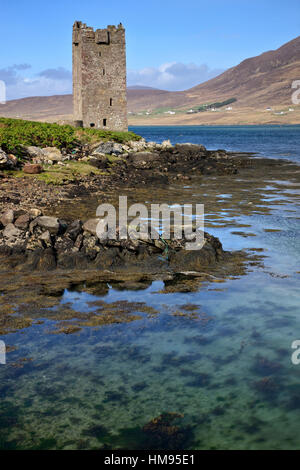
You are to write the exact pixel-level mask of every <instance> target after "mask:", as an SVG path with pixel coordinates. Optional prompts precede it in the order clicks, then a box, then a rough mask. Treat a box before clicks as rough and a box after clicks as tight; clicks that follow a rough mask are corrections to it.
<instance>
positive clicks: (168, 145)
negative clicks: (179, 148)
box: [161, 139, 173, 149]
mask: <svg viewBox="0 0 300 470" xmlns="http://www.w3.org/2000/svg"><path fill="white" fill-rule="evenodd" d="M172 147H173V145H172V144H171V141H170V139H168V140H164V141H163V142H162V144H161V148H162V149H170V148H172Z"/></svg>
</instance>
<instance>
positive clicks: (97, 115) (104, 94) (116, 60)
mask: <svg viewBox="0 0 300 470" xmlns="http://www.w3.org/2000/svg"><path fill="white" fill-rule="evenodd" d="M73 113H74V120H75V123H76V124H77V125H78V126H84V127H95V128H97V129H107V130H117V131H127V128H128V124H127V99H126V51H125V29H124V28H123V26H122V24H120V25H119V26H118V27H116V26H107V28H106V29H97V30H96V31H94V29H93V28H91V27H89V26H87V25H86V24H84V23H81V21H76V22H75V23H74V26H73Z"/></svg>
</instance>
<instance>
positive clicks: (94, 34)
mask: <svg viewBox="0 0 300 470" xmlns="http://www.w3.org/2000/svg"><path fill="white" fill-rule="evenodd" d="M114 35H117V36H116V39H117V38H118V37H119V36H120V37H122V35H125V29H124V27H123V25H122V23H120V24H119V25H118V26H114V25H108V26H107V28H105V29H96V30H94V28H92V27H91V26H87V25H86V23H82V22H81V21H75V23H74V25H73V44H76V45H77V44H79V42H80V41H95V42H96V44H107V45H109V44H110V42H111V38H113V37H114Z"/></svg>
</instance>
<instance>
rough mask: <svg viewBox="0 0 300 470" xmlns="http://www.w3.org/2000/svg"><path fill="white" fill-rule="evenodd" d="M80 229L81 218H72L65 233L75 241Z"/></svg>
mask: <svg viewBox="0 0 300 470" xmlns="http://www.w3.org/2000/svg"><path fill="white" fill-rule="evenodd" d="M81 230H82V222H81V220H74V222H72V223H71V224H70V225H69V226H68V228H67V231H66V235H68V236H69V237H70V238H71V240H73V241H75V240H76V238H77V237H78V235H79V234H80V233H81Z"/></svg>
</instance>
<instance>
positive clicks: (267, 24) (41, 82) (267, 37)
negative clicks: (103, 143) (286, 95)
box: [0, 0, 300, 99]
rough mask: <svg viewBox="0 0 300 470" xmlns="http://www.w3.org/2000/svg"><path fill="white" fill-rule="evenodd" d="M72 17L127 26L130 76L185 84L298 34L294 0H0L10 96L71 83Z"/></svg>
mask: <svg viewBox="0 0 300 470" xmlns="http://www.w3.org/2000/svg"><path fill="white" fill-rule="evenodd" d="M75 20H81V21H83V22H85V23H87V24H88V25H89V26H94V27H97V28H101V27H106V25H107V24H118V23H119V22H120V21H121V22H122V23H123V24H124V26H125V28H126V38H127V68H128V84H129V85H133V84H140V85H148V86H155V87H160V88H165V89H170V90H176V89H186V88H189V87H191V86H194V85H196V84H198V83H200V82H202V81H205V80H207V79H209V78H211V77H213V76H215V75H217V74H218V73H220V72H221V71H223V70H225V69H227V68H229V67H231V66H234V65H237V64H238V63H239V62H241V61H242V60H244V59H245V58H248V57H252V56H254V55H258V54H260V53H262V52H265V51H266V50H270V49H276V48H278V47H280V46H281V45H282V44H284V43H285V42H288V41H289V40H291V39H293V38H295V37H296V36H299V35H300V1H299V0H286V1H285V2H283V1H282V0H210V1H207V0H206V1H202V0H185V1H182V0H181V1H179V0H160V1H158V0H147V1H144V0H107V1H101V0H86V1H83V0H60V1H58V0H52V1H51V2H43V1H41V0H39V1H38V0H14V1H11V0H10V1H8V0H1V28H0V44H1V54H0V80H4V81H5V82H6V83H7V91H8V99H12V98H16V97H23V96H32V95H47V94H55V93H67V92H70V91H71V68H72V62H71V33H72V24H73V22H74V21H75Z"/></svg>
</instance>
